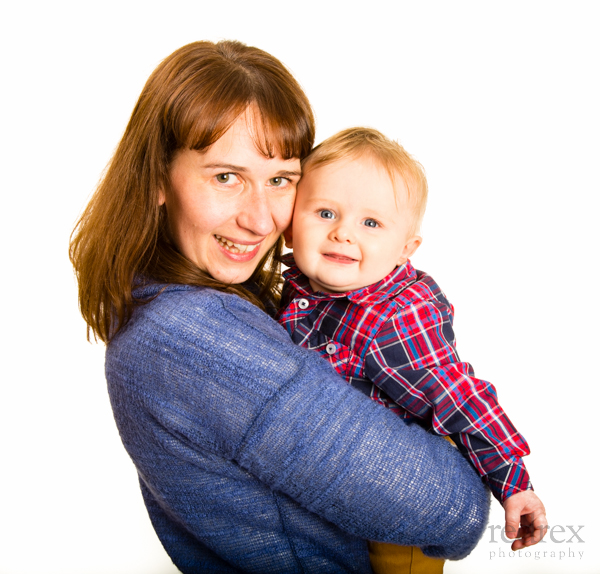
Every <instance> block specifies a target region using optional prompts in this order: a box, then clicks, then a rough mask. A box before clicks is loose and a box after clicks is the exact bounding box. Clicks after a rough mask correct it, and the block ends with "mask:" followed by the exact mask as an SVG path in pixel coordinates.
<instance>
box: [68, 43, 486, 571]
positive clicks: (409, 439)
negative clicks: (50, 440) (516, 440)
mask: <svg viewBox="0 0 600 574" xmlns="http://www.w3.org/2000/svg"><path fill="white" fill-rule="evenodd" d="M313 141H314V120H313V115H312V112H311V108H310V106H309V103H308V101H307V99H306V97H305V95H304V94H303V92H302V90H301V88H300V87H299V85H298V84H297V83H296V82H295V80H294V79H293V78H292V76H291V75H290V74H289V72H288V71H287V70H286V69H285V68H284V67H283V66H282V65H281V63H280V62H278V61H277V60H276V59H275V58H273V57H272V56H270V55H268V54H266V53H265V52H262V51H261V50H258V49H256V48H249V47H246V46H244V45H242V44H239V43H237V42H220V43H218V44H212V43H209V42H198V43H194V44H190V45H188V46H184V47H183V48H181V49H179V50H177V51H176V52H175V53H173V54H172V55H171V56H169V57H168V58H167V59H166V60H165V61H163V62H162V63H161V64H160V65H159V66H158V68H157V69H156V70H155V72H154V73H153V74H152V76H151V77H150V78H149V80H148V82H147V84H146V86H145V87H144V90H143V91H142V94H141V96H140V99H139V101H138V103H137V105H136V107H135V109H134V111H133V114H132V117H131V120H130V122H129V125H128V127H127V129H126V131H125V134H124V136H123V139H122V141H121V143H120V145H119V147H118V149H117V151H116V153H115V156H114V158H113V160H112V162H111V164H110V166H109V168H108V170H107V172H106V175H105V177H104V180H103V181H102V182H101V184H100V186H99V188H98V190H97V191H96V194H95V195H94V197H93V198H92V200H91V202H90V204H89V205H88V207H87V209H86V210H85V212H84V213H83V215H82V217H81V220H80V221H79V223H78V227H77V228H76V231H75V232H74V237H73V240H72V244H71V258H72V261H73V264H74V266H75V269H76V272H77V276H78V280H79V294H80V306H81V310H82V313H83V316H84V318H85V319H86V321H87V323H88V326H89V329H90V330H91V331H92V332H93V334H94V335H95V336H96V337H99V338H100V339H101V340H102V341H104V342H106V343H108V347H107V354H106V375H107V380H108V388H109V393H110V398H111V403H112V407H113V410H114V414H115V419H116V422H117V425H118V427H119V432H120V434H121V438H122V440H123V443H124V445H125V448H126V449H127V451H128V452H129V454H130V456H131V458H132V459H133V462H134V463H135V465H136V468H137V470H138V474H139V479H140V486H141V490H142V494H143V497H144V501H145V503H146V507H147V508H148V512H149V514H150V518H151V520H152V523H153V526H154V528H155V530H156V532H157V534H158V536H159V538H160V540H161V542H162V543H163V545H164V547H165V549H166V551H167V552H168V553H169V555H170V556H171V558H172V560H173V562H174V563H175V564H176V565H177V567H178V568H179V569H180V570H181V571H182V572H184V573H185V574H187V573H196V572H258V573H267V572H277V573H284V572H311V573H312V572H369V571H370V567H369V559H368V552H367V546H366V542H365V539H371V540H381V541H388V542H396V543H400V544H407V545H417V546H421V547H423V548H424V550H425V552H427V553H429V554H431V555H433V556H443V557H451V558H460V557H462V556H465V555H466V554H467V553H468V552H469V551H470V550H471V549H472V548H473V547H474V545H475V544H476V542H477V539H478V538H479V536H480V535H481V533H482V531H483V528H484V526H485V523H486V519H487V508H488V497H487V493H486V491H485V489H484V487H483V486H482V485H481V483H480V481H479V479H478V478H477V476H476V475H475V473H474V471H473V470H472V469H471V468H470V467H469V465H468V464H467V463H466V462H465V460H464V459H463V457H462V456H460V455H459V454H458V453H457V452H455V450H454V449H452V447H450V446H449V445H448V444H447V443H446V442H445V441H443V440H441V439H439V438H436V437H432V436H430V435H428V434H427V433H425V432H424V431H423V430H422V429H420V428H417V427H411V426H407V425H405V424H404V423H403V422H402V421H401V420H400V419H398V418H397V417H395V416H394V415H393V414H391V413H389V412H388V411H387V410H385V409H383V408H381V407H379V406H378V405H376V404H374V403H372V401H370V400H369V399H368V398H367V397H365V396H363V395H361V394H360V393H357V392H356V391H355V390H354V389H352V388H350V387H349V386H348V385H346V384H345V383H344V382H343V381H342V380H341V379H339V378H338V377H337V375H336V374H335V373H334V372H333V371H332V370H331V369H330V367H329V366H328V365H327V364H326V363H325V362H324V361H322V360H321V359H320V358H319V357H318V356H317V355H316V354H312V353H310V352H308V351H305V350H304V349H301V348H299V347H296V346H295V345H293V344H292V343H291V342H290V340H289V339H288V337H287V335H286V334H285V332H284V331H283V329H281V328H280V327H279V326H278V325H277V324H276V323H275V322H274V321H273V320H271V318H270V317H269V316H268V315H267V313H265V311H267V312H269V311H271V310H272V309H273V308H274V305H275V304H276V302H277V301H276V299H277V287H278V281H279V264H278V260H279V256H280V253H281V240H280V235H281V233H282V232H283V230H284V229H285V228H286V227H287V225H288V224H289V222H290V219H291V214H292V207H293V202H294V194H295V187H296V184H297V182H298V180H299V178H300V159H301V158H303V157H304V156H305V155H306V154H308V152H309V151H310V149H311V147H312V145H313Z"/></svg>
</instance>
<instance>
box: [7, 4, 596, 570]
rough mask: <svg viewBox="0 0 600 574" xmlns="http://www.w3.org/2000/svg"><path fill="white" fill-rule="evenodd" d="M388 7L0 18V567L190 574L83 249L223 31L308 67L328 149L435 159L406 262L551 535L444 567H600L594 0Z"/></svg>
mask: <svg viewBox="0 0 600 574" xmlns="http://www.w3.org/2000/svg"><path fill="white" fill-rule="evenodd" d="M391 4H392V2H388V1H386V0H382V1H380V0H371V1H370V2H365V3H360V4H358V3H355V4H354V3H351V2H348V1H344V2H327V1H326V0H321V1H319V2H311V1H303V2H301V3H293V4H292V3H290V4H289V5H288V4H284V3H283V2H281V1H273V2H269V1H265V0H258V1H256V2H247V1H244V2H242V1H239V2H227V1H226V0H222V1H220V2H213V1H210V2H202V1H199V0H196V1H194V2H184V1H177V0H172V1H171V2H169V3H166V2H153V1H145V2H141V1H133V2H128V1H127V0H124V1H121V2H113V1H109V0H104V1H103V2H96V3H84V2H65V1H60V0H56V1H54V2H41V1H39V0H38V1H33V2H28V3H21V4H19V5H18V6H19V7H17V3H12V4H11V7H10V8H6V7H5V8H3V16H2V20H3V26H2V35H1V38H0V42H1V43H2V46H1V48H2V50H1V56H0V57H1V59H2V76H3V78H2V85H3V88H2V93H1V95H0V98H1V100H2V101H1V103H2V138H1V140H2V141H1V143H0V145H1V146H2V150H1V152H2V153H1V155H0V161H1V162H2V180H1V181H2V191H3V194H2V195H3V197H4V200H3V205H4V207H3V213H4V215H3V218H4V222H5V223H4V225H3V226H2V227H1V230H0V232H1V233H2V266H3V269H4V272H3V281H2V285H1V288H2V300H3V302H4V303H3V304H4V307H3V308H4V312H3V314H2V315H3V325H4V329H3V332H4V335H3V337H2V339H3V344H2V346H1V348H2V355H3V361H2V364H3V367H4V368H3V377H2V383H1V391H0V392H1V396H0V431H1V432H0V436H1V441H2V451H1V452H2V472H1V473H0V496H1V499H0V573H1V574H34V573H35V574H51V573H57V574H58V573H60V574H106V573H107V572H110V573H111V574H171V573H174V572H176V570H175V568H174V567H173V566H172V565H171V564H170V560H169V559H168V557H167V556H166V555H165V553H164V551H163V550H162V548H161V546H160V544H159V542H158V540H157V538H156V536H155V535H154V532H153V530H152V528H151V526H150V524H149V520H148V518H147V515H146V513H145V509H144V507H143V504H142V501H141V496H140V494H139V491H138V487H137V482H136V474H135V470H134V468H133V465H132V464H131V463H130V461H129V459H128V457H127V455H126V453H125V451H124V450H123V448H122V446H121V444H120V440H119V437H118V435H117V432H116V430H115V427H114V423H113V420H112V415H111V412H110V408H109V403H108V397H107V393H106V388H105V382H104V376H103V347H102V346H101V345H90V344H88V343H87V342H86V340H85V326H84V323H83V320H82V319H81V318H80V316H79V314H78V309H77V300H76V287H75V282H74V277H73V273H72V270H71V268H70V265H69V262H68V258H67V245H68V238H69V233H70V231H71V228H72V226H73V224H74V222H75V219H76V217H77V215H78V213H79V212H80V211H81V209H82V208H83V207H84V205H85V203H86V201H87V198H88V197H89V195H90V194H91V192H92V191H93V189H94V186H95V184H96V182H97V180H98V178H99V177H100V174H101V172H102V170H103V168H104V166H105V165H106V162H107V161H108V159H109V158H110V156H111V153H112V150H113V149H114V147H115V146H116V144H117V142H118V140H119V138H120V135H121V133H122V131H123V129H124V127H125V124H126V122H127V120H128V117H129V114H130V113H131V110H132V108H133V105H134V103H135V101H136V99H137V96H138V94H139V92H140V91H141V88H142V86H143V84H144V82H145V80H146V78H147V76H148V75H149V74H150V72H151V71H152V70H153V69H154V67H155V66H156V65H157V64H158V62H159V61H160V60H161V59H162V58H164V57H165V56H167V55H168V54H169V53H171V52H172V51H173V50H175V49H176V48H178V47H179V46H182V45H183V44H186V43H188V42H191V41H195V40H199V39H209V40H219V39H223V38H229V39H238V40H241V41H243V42H245V43H248V44H253V45H256V46H259V47H261V48H263V49H265V50H267V51H268V52H271V53H272V54H274V55H275V56H276V57H278V58H279V59H281V60H282V61H283V62H284V63H285V64H286V65H287V66H288V67H289V68H290V69H291V70H292V72H293V73H294V75H295V76H296V77H297V78H298V80H299V81H300V83H301V84H302V86H303V87H304V88H305V90H306V92H307V94H308V96H309V98H310V100H311V102H312V104H313V106H314V109H315V112H316V116H317V121H318V133H317V140H318V141H321V140H322V139H324V138H325V137H327V136H329V135H331V134H332V133H334V132H335V131H337V130H339V129H342V128H345V127H349V126H352V125H368V126H372V127H376V128H378V129H380V130H382V131H383V132H385V133H386V134H387V135H389V136H390V137H393V138H395V139H398V140H399V141H400V142H401V143H402V144H403V145H404V146H405V147H406V148H407V149H408V150H409V151H410V152H411V153H412V154H413V155H415V156H416V157H417V158H418V159H419V160H420V161H421V162H422V163H423V164H424V166H425V168H426V171H427V174H428V178H429V183H430V189H431V199H430V203H429V207H428V213H427V215H426V223H425V226H424V234H425V241H424V244H423V246H422V248H421V249H420V250H419V252H418V254H417V255H416V257H415V258H414V259H413V262H414V263H415V265H416V266H417V267H420V268H423V269H426V270H427V271H429V272H430V273H431V274H432V275H433V276H434V277H435V278H436V279H437V280H438V281H439V283H440V284H441V285H442V287H443V288H444V290H445V292H446V293H447V295H448V296H449V298H450V299H451V300H452V301H453V303H454V304H455V307H456V310H457V314H456V331H457V336H458V344H459V352H460V353H461V356H462V357H463V358H464V359H466V360H468V361H470V362H472V363H473V364H474V366H475V369H476V372H477V374H478V375H479V376H480V377H482V378H485V379H488V380H491V381H492V382H494V384H495V385H496V387H497V388H498V392H499V396H500V399H501V402H502V404H503V405H504V407H505V409H506V410H507V411H508V413H509V414H510V416H511V418H512V419H513V421H514V422H515V424H516V425H517V427H518V428H519V429H520V430H521V432H522V433H523V434H524V435H525V436H526V437H527V439H528V440H529V443H530V445H531V448H532V452H533V454H532V455H531V456H530V457H529V458H528V461H527V463H528V467H529V469H530V471H531V473H532V476H533V480H534V484H535V486H536V490H537V492H538V493H539V495H540V496H541V498H542V499H543V501H544V502H545V504H546V506H547V511H548V518H549V521H550V525H552V526H554V527H555V530H554V541H553V540H551V539H550V538H549V537H548V540H547V542H546V543H544V544H542V545H540V546H538V547H535V548H534V549H532V550H531V555H529V556H526V555H525V553H521V555H520V556H519V555H512V556H511V554H510V553H509V548H508V545H506V544H504V543H502V542H499V543H498V542H492V539H491V531H490V530H488V531H486V534H485V536H484V538H483V540H482V541H481V543H480V544H479V546H478V548H477V549H476V550H475V552H474V553H473V554H472V555H471V556H470V557H469V558H468V559H466V560H464V561H463V562H459V563H453V564H450V565H449V566H447V567H446V572H448V573H450V574H452V573H467V574H468V573H477V574H479V573H481V572H486V573H491V574H494V573H505V572H514V573H519V572H527V573H529V572H543V573H545V574H546V573H555V572H556V573H558V572H570V573H584V572H585V573H597V572H600V550H599V549H598V548H599V546H600V544H599V542H600V532H599V528H598V523H597V515H598V507H599V505H598V502H597V497H596V494H597V476H596V474H595V471H596V467H597V464H596V463H595V458H596V454H597V450H598V449H597V447H596V446H595V445H596V444H597V442H596V441H597V439H596V437H595V434H594V433H595V431H594V428H595V425H594V422H595V418H596V417H595V413H596V412H597V410H598V407H597V405H596V403H597V402H598V399H599V393H598V382H599V375H598V367H597V363H598V357H599V352H598V342H599V341H598V335H597V328H596V326H597V324H598V320H599V319H600V317H599V313H598V303H597V302H595V301H596V299H597V293H596V286H597V282H598V271H597V267H598V259H599V258H598V247H599V241H598V231H597V223H596V213H597V203H598V202H597V200H596V197H597V196H598V194H599V193H600V176H599V169H598V166H599V161H598V158H599V154H600V144H599V139H598V137H599V133H600V114H599V111H598V110H599V108H600V106H599V104H598V102H600V86H599V81H600V80H599V77H600V75H599V68H600V66H599V58H600V39H599V38H600V35H599V34H598V24H599V17H598V14H597V11H598V9H597V8H596V6H597V5H598V4H597V3H596V2H594V1H589V2H585V1H577V0H575V1H571V2H566V1H564V2H557V1H550V0H546V1H527V0H521V1H519V2H514V1H512V0H511V1H504V2H502V3H499V2H497V3H491V2H481V1H470V2H466V1H463V2H461V1H457V2H445V1H438V2H434V1H422V2H402V1H397V2H394V3H393V4H394V6H393V7H390V6H391ZM388 5H389V6H388ZM501 520H502V513H501V509H500V506H499V505H498V504H497V503H494V510H493V514H492V519H491V524H492V526H493V525H499V524H501ZM568 526H571V527H573V528H574V529H575V530H578V531H579V537H580V539H581V540H582V542H579V541H578V539H577V538H576V537H575V538H574V537H572V534H571V533H570V532H569V529H568ZM581 526H582V527H583V528H579V527H581ZM561 527H562V528H564V530H565V531H566V533H561ZM569 539H570V540H569ZM495 540H496V541H497V540H498V533H497V532H496V535H495ZM536 550H539V551H540V554H538V555H537V557H536V555H535V551H536ZM544 552H545V555H544V554H543V553H544Z"/></svg>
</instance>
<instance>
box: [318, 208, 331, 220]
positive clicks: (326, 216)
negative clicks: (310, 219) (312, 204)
mask: <svg viewBox="0 0 600 574" xmlns="http://www.w3.org/2000/svg"><path fill="white" fill-rule="evenodd" d="M319 216H320V217H322V218H323V219H333V218H334V217H335V215H334V214H333V211H330V210H329V209H321V211H319Z"/></svg>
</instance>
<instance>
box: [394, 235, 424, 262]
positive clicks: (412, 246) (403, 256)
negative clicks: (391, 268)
mask: <svg viewBox="0 0 600 574" xmlns="http://www.w3.org/2000/svg"><path fill="white" fill-rule="evenodd" d="M421 243H423V238H422V237H421V236H420V235H415V236H414V237H411V238H410V239H409V240H408V241H407V242H406V243H405V245H404V248H403V249H402V253H400V259H399V260H398V263H397V265H398V266H400V265H404V264H405V263H406V260H407V259H410V258H411V257H412V256H413V255H414V253H415V251H416V250H417V249H418V248H419V245H421Z"/></svg>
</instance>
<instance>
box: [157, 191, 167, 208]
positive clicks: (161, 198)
mask: <svg viewBox="0 0 600 574" xmlns="http://www.w3.org/2000/svg"><path fill="white" fill-rule="evenodd" d="M165 201H166V197H165V192H164V190H163V189H162V188H161V189H159V190H158V205H159V207H160V206H161V205H164V204H165Z"/></svg>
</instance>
